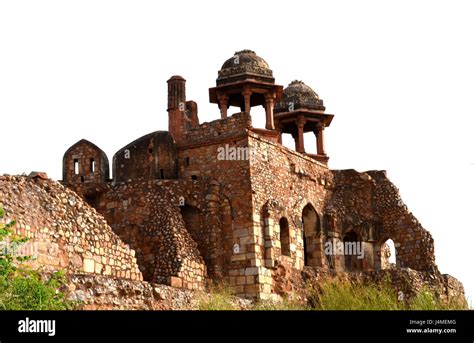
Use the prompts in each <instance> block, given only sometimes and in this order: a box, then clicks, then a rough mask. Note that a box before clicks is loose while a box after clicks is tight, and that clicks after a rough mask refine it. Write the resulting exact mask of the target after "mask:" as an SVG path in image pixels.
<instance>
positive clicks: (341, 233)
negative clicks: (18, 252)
mask: <svg viewBox="0 0 474 343" xmlns="http://www.w3.org/2000/svg"><path fill="white" fill-rule="evenodd" d="M185 85H186V81H185V80H184V78H182V77H181V76H172V77H171V78H170V79H169V80H168V108H167V111H168V120H169V130H168V131H156V132H152V133H149V134H147V135H145V136H143V137H141V138H138V139H137V140H135V141H134V142H131V143H129V144H127V145H125V146H124V147H123V148H121V149H120V150H118V151H117V153H116V154H115V155H114V156H113V160H112V168H110V165H109V159H108V157H107V155H106V154H105V153H104V152H103V151H102V150H101V149H100V148H99V147H97V146H96V145H95V144H93V143H91V142H89V141H87V140H81V141H79V142H77V143H76V144H74V145H73V146H71V147H70V148H69V149H68V150H67V151H66V153H65V154H64V158H63V179H62V181H61V183H62V184H63V185H64V186H65V187H67V188H69V189H70V190H72V191H74V192H75V193H76V194H78V195H79V196H80V197H81V198H82V199H83V200H84V201H85V202H87V204H88V205H90V206H91V207H92V208H93V209H95V211H97V212H98V213H99V214H101V215H102V216H103V218H104V219H105V222H106V224H107V225H108V227H110V228H111V230H112V231H113V233H114V234H115V235H117V236H118V237H119V238H120V240H121V241H122V242H124V243H126V247H123V248H121V249H120V250H119V251H117V250H110V251H109V250H107V253H108V254H110V257H108V258H106V259H105V260H104V263H102V259H101V256H98V257H97V258H95V259H94V258H92V259H91V258H84V259H83V260H81V261H82V262H81V263H82V264H83V268H82V270H83V271H85V272H87V273H91V274H98V275H102V276H109V277H118V278H125V279H132V275H133V280H138V281H140V280H142V279H143V280H145V281H148V282H150V283H157V284H165V285H169V286H172V287H175V288H185V289H189V290H199V289H204V288H205V286H206V283H207V282H210V281H222V282H225V283H227V284H228V285H230V286H231V287H232V289H233V292H234V293H235V294H236V295H237V296H239V297H245V298H253V299H276V298H278V297H279V296H281V295H282V293H283V292H284V291H285V289H286V290H288V289H287V288H285V287H282V285H281V282H280V281H279V280H280V279H279V275H280V274H279V273H280V272H281V269H282V268H283V269H284V270H285V271H286V273H287V274H298V273H301V271H303V269H304V268H305V267H312V268H316V269H321V270H327V271H333V272H336V273H337V272H341V273H343V272H360V273H369V274H370V273H374V272H377V271H381V270H385V269H392V270H401V269H407V270H408V269H409V270H413V271H415V272H419V273H422V274H423V273H424V274H427V275H433V276H434V278H436V279H438V280H440V281H439V282H440V284H442V285H443V287H444V289H443V292H444V293H445V294H446V295H449V293H450V289H451V290H453V292H462V285H460V283H459V282H458V281H457V280H456V279H454V278H452V277H451V276H449V275H442V274H441V273H440V272H439V270H438V268H437V265H436V263H435V255H434V243H433V239H432V237H431V235H430V233H429V232H428V231H427V230H425V229H424V228H423V227H422V225H421V224H420V223H419V222H418V220H417V219H416V218H415V217H414V216H413V214H412V213H411V212H410V211H409V210H408V209H407V207H406V206H405V204H404V203H403V201H402V200H401V198H400V195H399V193H398V189H397V188H396V187H395V186H394V185H393V184H392V183H391V182H390V180H389V179H388V178H387V176H386V173H385V172H384V171H367V172H363V173H360V172H357V171H355V170H331V169H329V167H328V161H329V156H328V154H327V153H326V149H325V146H324V135H325V134H326V131H327V128H328V127H329V126H330V124H331V122H332V120H333V119H334V115H332V114H327V113H326V112H325V111H326V109H325V106H324V104H323V101H322V100H321V99H320V98H319V96H318V94H317V93H316V92H315V91H314V90H312V89H311V88H310V87H309V86H307V85H306V84H304V83H303V82H302V81H294V82H292V83H290V84H289V85H288V86H287V87H286V88H284V87H283V86H280V85H277V84H276V83H275V79H274V77H273V72H272V70H271V69H270V68H269V66H268V64H267V63H266V62H265V61H264V60H263V59H262V58H261V57H259V56H257V55H256V54H255V52H253V51H250V50H243V51H239V52H236V53H235V55H234V56H232V57H231V58H229V59H228V60H227V61H225V62H224V64H223V65H222V67H221V69H220V70H219V72H218V78H217V81H216V86H215V87H212V88H210V89H209V99H210V102H211V103H215V104H217V106H218V108H219V111H220V118H219V119H217V120H215V121H212V122H210V123H200V121H199V116H198V106H197V103H196V102H194V101H191V100H188V99H187V98H186V90H185ZM256 106H263V108H264V109H265V120H266V125H265V128H264V129H261V128H254V127H253V126H252V117H251V112H252V108H253V107H256ZM234 107H237V111H236V113H233V114H231V113H229V111H230V110H231V109H232V108H234ZM308 132H312V133H314V136H315V142H316V147H317V153H316V154H310V153H307V152H306V149H305V142H304V133H308ZM283 134H291V135H292V137H293V138H294V140H295V149H294V150H292V149H289V148H287V147H285V146H283V145H282V135H283ZM229 148H234V151H240V152H242V151H247V158H230V157H229V153H230V152H229V151H230V150H229ZM222 149H225V150H226V153H225V154H224V155H222ZM248 152H251V153H248ZM222 156H225V158H221V157H222ZM236 157H237V156H236ZM110 169H112V176H111V175H110ZM104 224H105V223H104ZM98 225H99V224H98ZM98 240H99V242H98V243H99V244H98V245H97V247H98V249H100V248H99V246H100V238H99V239H98ZM388 240H391V241H393V243H394V246H395V251H394V252H392V254H395V255H396V263H395V265H393V264H391V263H390V262H389V256H390V253H389V249H388V246H387V244H386V242H387V241H388ZM359 243H363V244H359ZM121 244H122V243H121ZM329 245H330V246H333V247H336V246H347V245H353V246H358V247H362V248H363V252H362V253H360V252H359V253H358V254H355V253H353V254H340V253H338V252H337V251H334V250H333V251H332V252H331V253H327V251H326V250H325V248H327V247H328V246H329ZM116 255H118V258H119V259H124V264H126V263H128V262H127V261H128V260H130V261H129V262H130V263H131V264H130V266H128V267H125V268H123V269H122V268H116V267H114V266H113V264H112V266H111V265H109V261H110V259H111V258H113V257H115V256H116ZM361 256H362V258H361ZM86 261H87V266H86ZM45 263H46V264H47V261H45ZM66 265H67V262H66ZM138 269H139V271H138Z"/></svg>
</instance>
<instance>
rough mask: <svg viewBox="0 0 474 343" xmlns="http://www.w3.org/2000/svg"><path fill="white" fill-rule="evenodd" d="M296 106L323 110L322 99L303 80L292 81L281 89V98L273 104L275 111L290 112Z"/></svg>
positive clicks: (296, 107)
mask: <svg viewBox="0 0 474 343" xmlns="http://www.w3.org/2000/svg"><path fill="white" fill-rule="evenodd" d="M298 108H305V109H309V110H316V111H324V110H325V109H326V108H325V107H324V105H323V100H321V99H320V98H319V95H318V94H317V93H316V92H315V91H314V90H312V89H311V87H309V86H307V85H306V84H305V83H304V82H303V81H297V80H295V81H293V82H291V83H290V84H289V85H288V87H286V88H285V89H284V90H283V96H282V97H281V100H280V101H279V102H278V103H276V104H275V112H276V113H278V112H290V111H292V110H296V109H298Z"/></svg>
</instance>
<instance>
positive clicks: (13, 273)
mask: <svg viewBox="0 0 474 343" xmlns="http://www.w3.org/2000/svg"><path fill="white" fill-rule="evenodd" d="M4 215H5V211H4V210H3V208H1V207H0V218H3V217H4ZM14 225H15V222H10V223H8V224H0V242H1V243H2V249H1V250H0V310H66V309H73V308H74V307H75V306H76V303H74V302H72V301H69V300H67V299H66V297H65V294H64V293H63V292H62V291H61V290H60V289H61V287H63V286H65V284H66V277H65V273H64V272H63V271H60V272H55V273H53V274H51V275H49V276H48V277H45V276H44V275H42V274H40V273H39V272H38V271H35V270H32V269H30V268H29V267H27V266H25V265H24V263H23V262H25V261H26V260H29V259H31V257H29V256H16V255H15V253H14V252H13V251H10V249H11V248H12V247H15V246H17V245H20V244H24V243H25V242H27V241H28V239H27V238H22V237H18V236H16V235H14V234H13V227H14Z"/></svg>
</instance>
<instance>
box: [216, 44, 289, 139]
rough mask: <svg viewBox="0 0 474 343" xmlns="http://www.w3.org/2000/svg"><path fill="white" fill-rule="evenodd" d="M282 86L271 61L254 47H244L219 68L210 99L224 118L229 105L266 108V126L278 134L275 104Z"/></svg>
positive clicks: (241, 108)
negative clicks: (276, 77) (275, 77)
mask: <svg viewBox="0 0 474 343" xmlns="http://www.w3.org/2000/svg"><path fill="white" fill-rule="evenodd" d="M282 93H283V86H279V85H276V84H275V79H274V78H273V72H272V70H271V69H270V67H269V66H268V63H267V62H266V61H265V60H264V59H263V58H261V57H259V56H258V55H257V54H256V53H255V52H254V51H252V50H242V51H238V52H236V53H235V54H234V56H233V57H231V58H229V59H228V60H226V61H225V62H224V64H223V65H222V68H221V70H219V72H218V77H217V80H216V87H212V88H209V101H210V102H211V103H213V104H218V106H219V109H220V111H221V118H222V119H224V118H226V117H227V110H228V108H229V107H230V106H235V107H239V108H240V110H241V111H242V112H246V113H250V109H251V108H252V107H255V106H263V107H264V108H265V116H266V119H265V120H266V123H265V128H266V129H267V130H271V131H272V132H269V133H268V132H267V134H269V135H273V136H275V134H274V133H275V132H274V130H275V125H274V122H273V108H274V106H275V103H276V102H277V101H279V100H280V98H281V95H282Z"/></svg>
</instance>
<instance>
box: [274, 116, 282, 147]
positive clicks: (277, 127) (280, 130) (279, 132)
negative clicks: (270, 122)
mask: <svg viewBox="0 0 474 343" xmlns="http://www.w3.org/2000/svg"><path fill="white" fill-rule="evenodd" d="M275 128H276V129H277V130H278V143H280V144H283V125H282V124H280V123H279V122H278V121H275Z"/></svg>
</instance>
